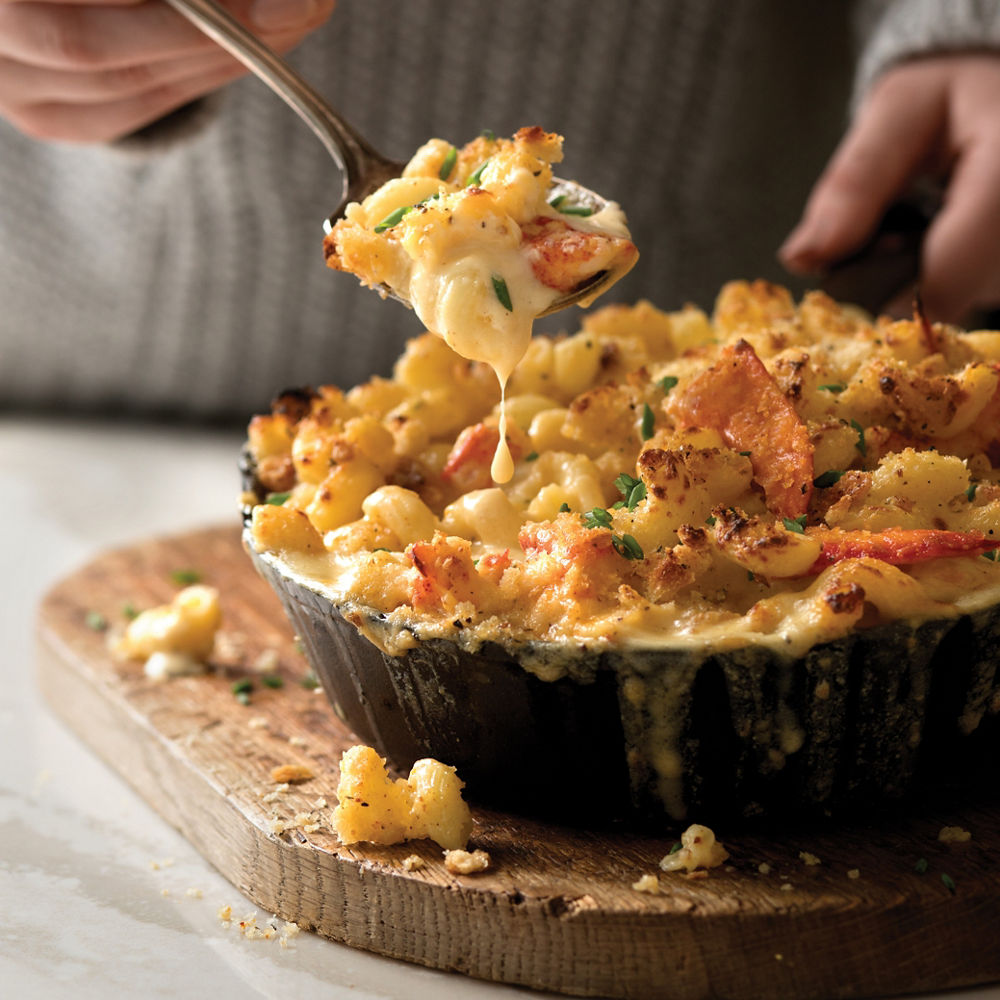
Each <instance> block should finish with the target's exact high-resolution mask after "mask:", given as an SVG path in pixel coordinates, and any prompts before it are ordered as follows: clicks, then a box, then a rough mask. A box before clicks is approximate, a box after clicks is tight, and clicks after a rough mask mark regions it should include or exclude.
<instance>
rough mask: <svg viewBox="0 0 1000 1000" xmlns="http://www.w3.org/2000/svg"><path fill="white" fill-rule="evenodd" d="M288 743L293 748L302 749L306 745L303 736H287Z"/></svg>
mask: <svg viewBox="0 0 1000 1000" xmlns="http://www.w3.org/2000/svg"><path fill="white" fill-rule="evenodd" d="M288 742H289V743H290V744H291V745H292V746H293V747H304V746H307V745H308V744H307V741H306V738H305V737H304V736H289V737H288Z"/></svg>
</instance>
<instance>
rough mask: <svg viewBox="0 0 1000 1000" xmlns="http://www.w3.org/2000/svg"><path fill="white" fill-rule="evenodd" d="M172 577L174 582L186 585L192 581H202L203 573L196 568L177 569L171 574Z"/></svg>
mask: <svg viewBox="0 0 1000 1000" xmlns="http://www.w3.org/2000/svg"><path fill="white" fill-rule="evenodd" d="M170 579H171V580H173V581H174V583H177V584H180V585H181V586H183V587H186V586H189V585H190V584H192V583H200V582H201V573H199V572H198V570H196V569H175V570H174V571H173V573H171V574H170Z"/></svg>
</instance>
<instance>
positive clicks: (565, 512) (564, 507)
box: [559, 500, 569, 514]
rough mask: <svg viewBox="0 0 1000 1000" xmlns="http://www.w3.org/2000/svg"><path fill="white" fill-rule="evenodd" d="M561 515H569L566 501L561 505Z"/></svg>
mask: <svg viewBox="0 0 1000 1000" xmlns="http://www.w3.org/2000/svg"><path fill="white" fill-rule="evenodd" d="M559 513H560V514H568V513H569V504H568V503H566V501H565V500H564V501H563V502H562V503H561V504H559Z"/></svg>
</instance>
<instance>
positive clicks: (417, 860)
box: [403, 854, 427, 872]
mask: <svg viewBox="0 0 1000 1000" xmlns="http://www.w3.org/2000/svg"><path fill="white" fill-rule="evenodd" d="M426 867H427V862H426V861H424V859H423V858H422V857H420V855H419V854H408V855H407V856H406V857H405V858H403V868H404V869H406V871H408V872H416V871H420V869H421V868H426Z"/></svg>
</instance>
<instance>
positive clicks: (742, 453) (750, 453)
mask: <svg viewBox="0 0 1000 1000" xmlns="http://www.w3.org/2000/svg"><path fill="white" fill-rule="evenodd" d="M740 454H741V455H742V456H743V457H744V458H749V457H750V456H751V455H752V454H753V452H750V451H741V452H740Z"/></svg>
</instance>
